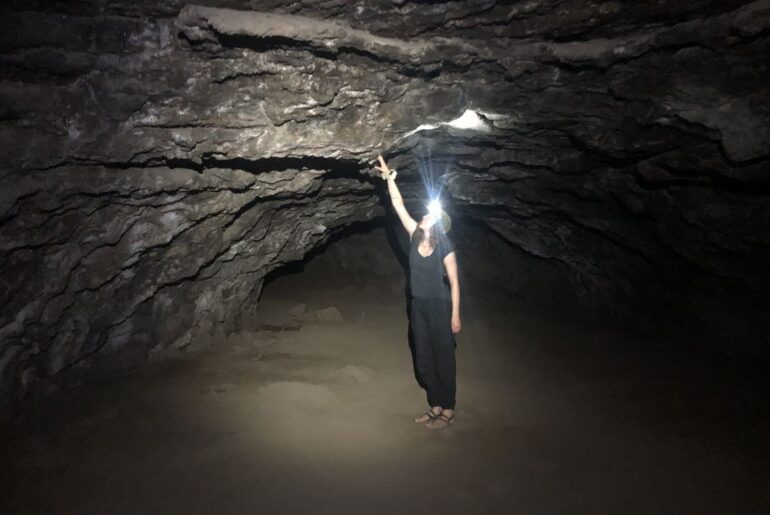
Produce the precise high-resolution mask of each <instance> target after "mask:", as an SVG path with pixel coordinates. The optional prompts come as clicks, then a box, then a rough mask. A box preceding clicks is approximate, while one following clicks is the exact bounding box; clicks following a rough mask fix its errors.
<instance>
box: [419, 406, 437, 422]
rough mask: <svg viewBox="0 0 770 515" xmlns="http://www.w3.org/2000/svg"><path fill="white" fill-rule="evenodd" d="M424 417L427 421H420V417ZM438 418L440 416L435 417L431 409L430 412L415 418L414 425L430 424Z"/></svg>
mask: <svg viewBox="0 0 770 515" xmlns="http://www.w3.org/2000/svg"><path fill="white" fill-rule="evenodd" d="M425 416H427V417H428V420H420V419H421V418H422V417H425ZM439 416H440V415H437V414H436V413H433V410H432V409H431V410H428V411H426V412H425V413H423V414H422V415H420V416H419V417H415V418H414V423H415V424H422V423H428V424H430V423H431V422H433V421H434V420H436V419H437V418H438V417H439Z"/></svg>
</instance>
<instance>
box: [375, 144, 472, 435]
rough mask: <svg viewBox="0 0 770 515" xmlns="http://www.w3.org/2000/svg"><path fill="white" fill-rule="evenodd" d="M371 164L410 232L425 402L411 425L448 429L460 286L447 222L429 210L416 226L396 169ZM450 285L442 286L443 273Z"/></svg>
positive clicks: (416, 332)
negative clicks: (424, 409) (397, 183)
mask: <svg viewBox="0 0 770 515" xmlns="http://www.w3.org/2000/svg"><path fill="white" fill-rule="evenodd" d="M378 159H379V164H380V166H375V168H376V169H377V170H379V171H380V172H381V174H382V178H383V179H384V180H385V181H387V184H388V193H389V195H390V200H391V203H392V204H393V208H394V209H395V211H396V213H397V214H398V217H399V219H400V220H401V223H402V224H403V226H404V228H405V229H406V231H407V232H408V233H409V239H410V248H409V286H410V292H411V311H410V319H411V320H410V321H411V328H412V336H413V338H414V351H415V360H414V361H415V368H416V371H417V377H418V379H419V381H420V383H421V386H422V387H423V388H424V389H425V391H426V394H427V398H428V405H429V409H428V411H427V412H426V413H425V414H423V415H420V416H418V417H416V418H415V419H414V422H416V423H419V424H425V425H426V426H427V427H428V428H430V429H441V428H445V427H448V426H449V425H450V424H452V423H453V421H454V416H455V413H454V409H455V392H456V379H455V346H456V345H455V339H454V335H455V334H457V333H459V332H460V329H461V323H460V283H459V281H458V274H457V259H456V257H455V253H454V249H453V248H452V244H451V242H450V241H449V238H448V237H447V236H446V232H448V230H449V229H450V227H451V219H450V218H449V216H448V215H447V214H446V213H445V212H444V211H443V210H441V209H440V208H438V209H437V208H435V206H433V207H432V208H431V209H429V211H428V212H427V213H426V214H425V216H423V217H422V219H421V220H420V222H419V223H418V222H416V221H415V220H414V219H413V218H412V217H411V216H410V215H409V212H408V211H407V210H406V207H405V206H404V200H403V198H402V197H401V192H400V191H399V190H398V186H396V171H395V170H391V169H390V168H388V165H387V164H386V163H385V159H383V157H382V156H381V155H380V156H378ZM445 271H446V276H447V278H448V282H449V287H448V288H447V285H446V283H445V282H444V272H445Z"/></svg>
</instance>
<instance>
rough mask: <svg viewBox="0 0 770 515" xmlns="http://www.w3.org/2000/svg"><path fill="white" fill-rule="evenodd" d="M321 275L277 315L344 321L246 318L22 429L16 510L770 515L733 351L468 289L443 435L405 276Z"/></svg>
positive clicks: (281, 297) (9, 435) (72, 398)
mask: <svg viewBox="0 0 770 515" xmlns="http://www.w3.org/2000/svg"><path fill="white" fill-rule="evenodd" d="M304 286H305V285H303V283H302V278H301V276H297V275H295V276H286V277H283V278H279V279H278V280H276V281H275V282H274V283H273V284H271V285H269V286H268V287H267V289H266V291H265V293H264V294H263V299H262V304H261V307H260V312H261V313H263V314H266V316H269V315H270V314H271V313H272V314H276V313H278V314H280V313H285V312H286V310H288V309H289V308H291V307H292V306H294V305H296V304H297V303H299V302H305V303H307V305H308V309H309V310H310V311H312V310H314V309H319V308H324V307H327V306H331V305H333V306H336V307H337V308H338V309H339V311H340V312H341V313H342V315H343V317H344V321H343V322H338V323H305V324H303V325H302V326H301V327H300V328H299V330H296V331H267V330H262V331H258V332H253V333H241V334H238V335H232V336H231V337H229V338H228V339H227V340H226V341H222V342H218V343H217V344H216V345H215V347H214V348H213V349H211V350H209V351H205V352H198V353H187V354H182V355H180V356H179V357H177V358H174V359H167V360H164V361H162V362H159V363H155V364H152V365H151V366H149V367H146V368H143V369H141V370H138V371H133V372H131V373H127V374H121V375H118V376H116V377H115V378H114V379H112V380H110V381H104V382H101V383H99V384H96V385H91V386H88V387H81V388H78V389H76V390H72V391H69V392H66V393H63V394H60V395H58V396H56V397H55V398H53V399H51V400H50V401H48V402H46V403H45V404H44V405H43V406H41V407H40V408H39V409H38V410H36V411H35V412H34V413H31V412H30V413H26V414H24V415H23V416H21V417H20V418H19V419H18V420H17V421H16V422H15V423H14V424H12V425H9V426H6V427H4V428H3V433H2V437H3V439H4V444H3V446H2V448H1V450H0V452H1V453H2V454H1V455H0V459H1V460H2V461H1V463H2V479H0V513H3V514H27V513H29V514H31V513H88V514H91V513H94V514H96V513H100V514H101V513H111V514H112V513H163V514H177V513H179V514H182V513H184V514H191V513H201V514H204V513H206V514H210V513H218V514H224V513H266V514H271V513H313V514H322V513H329V514H332V513H335V514H336V513H445V514H446V513H465V514H467V513H522V514H539V513H560V514H564V513H624V514H634V513H677V514H682V513H697V514H708V513H714V514H716V513H719V514H723V513H757V514H759V513H770V442H769V441H768V435H770V431H768V430H769V429H770V416H769V415H768V411H767V404H765V402H766V401H767V397H763V396H762V395H761V394H758V393H757V392H758V391H760V389H761V388H763V387H762V386H758V384H757V382H756V381H758V379H757V380H754V379H751V380H749V379H747V378H746V376H745V375H744V374H743V372H742V371H739V370H736V369H735V368H734V367H728V368H727V369H725V368H724V367H722V368H720V367H718V366H717V362H716V361H715V360H716V359H717V358H710V357H708V356H707V355H705V354H704V355H700V354H692V353H687V352H685V351H672V350H670V346H667V345H665V344H664V342H661V341H660V340H659V339H657V338H653V337H651V336H649V335H647V336H643V335H631V334H628V333H624V332H620V331H614V330H609V329H601V328H597V327H595V326H594V325H592V324H588V323H585V322H580V321H577V320H575V319H574V318H567V317H563V316H561V315H559V314H558V313H554V312H551V313H546V312H542V311H541V310H533V309H532V308H526V307H524V305H523V303H522V302H521V301H520V300H519V301H514V300H513V299H510V298H502V297H495V296H492V295H483V294H482V293H479V294H470V295H466V304H465V313H464V318H465V319H464V329H463V332H462V333H461V335H460V336H459V337H458V350H457V358H458V406H457V422H456V424H455V425H453V426H452V427H451V428H448V429H445V430H440V431H430V430H428V429H426V428H424V427H421V426H419V425H417V424H414V423H412V422H411V418H412V417H413V416H415V415H417V414H419V413H421V412H422V411H424V410H425V407H426V406H425V400H424V395H423V393H422V391H421V390H419V388H418V386H417V384H416V382H415V379H414V375H413V371H412V365H411V356H410V353H409V349H408V345H407V338H406V336H407V327H408V326H407V324H408V321H407V317H406V313H405V300H404V296H403V293H402V292H400V291H399V288H398V287H397V286H396V287H394V286H393V285H392V284H390V285H374V286H372V285H370V286H369V287H367V288H351V287H347V288H341V289H332V288H328V287H327V288H315V289H309V288H306V287H304ZM621 340H625V341H624V342H623V343H625V344H626V345H624V346H622V345H619V344H618V342H619V341H621Z"/></svg>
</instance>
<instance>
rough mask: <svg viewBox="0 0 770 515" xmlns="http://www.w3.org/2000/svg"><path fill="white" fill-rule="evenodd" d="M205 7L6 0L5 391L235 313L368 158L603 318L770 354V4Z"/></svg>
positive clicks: (366, 177) (358, 181) (369, 184)
mask: <svg viewBox="0 0 770 515" xmlns="http://www.w3.org/2000/svg"><path fill="white" fill-rule="evenodd" d="M206 3H207V6H200V5H191V4H190V5H188V4H185V3H182V2H179V1H173V0H169V1H167V2H122V1H120V0H118V1H116V2H109V3H104V2H100V1H97V0H93V1H85V2H77V3H72V2H56V1H36V2H16V3H12V7H11V9H10V10H8V11H6V12H5V13H4V15H3V18H4V26H5V27H7V28H8V30H4V31H3V32H2V35H1V36H0V63H1V64H0V70H2V72H1V73H2V76H0V148H2V149H3V156H4V160H3V162H2V163H0V249H1V250H0V263H2V267H3V284H2V286H1V287H0V288H1V289H0V299H2V303H1V304H0V397H2V398H3V399H8V398H10V397H11V396H13V395H20V394H22V393H23V392H24V391H29V390H31V389H34V388H36V385H39V384H45V383H46V381H47V380H48V379H49V378H51V377H55V376H60V375H61V374H62V373H63V372H65V371H68V370H71V369H73V368H88V367H90V366H93V364H94V363H96V362H97V361H98V360H100V359H106V357H107V356H126V357H127V359H134V357H138V358H142V357H144V356H146V355H147V352H148V351H149V350H150V349H157V348H162V347H164V346H168V345H174V346H184V345H185V344H186V342H189V341H192V340H193V339H194V338H195V337H196V335H199V334H210V333H212V332H217V331H221V332H226V331H228V330H231V329H236V328H239V327H241V326H243V325H244V324H248V323H249V313H252V312H253V307H254V303H255V302H256V299H257V297H258V292H259V290H260V287H261V283H262V278H263V277H264V275H265V274H266V273H267V272H269V271H270V270H272V269H274V268H275V267H278V266H280V265H281V264H283V263H286V262H288V261H291V260H294V259H299V258H301V257H302V256H303V255H304V254H305V253H306V252H307V251H308V250H310V249H311V248H313V247H314V246H316V245H318V244H319V243H321V242H323V241H325V240H326V239H327V238H328V237H329V235H330V234H331V233H332V232H333V231H335V230H337V229H339V228H342V227H344V226H345V225H347V224H349V223H351V222H354V221H361V220H369V219H372V218H374V217H377V216H380V215H382V211H381V207H380V206H381V205H382V202H381V200H380V199H379V198H378V194H379V193H380V192H381V189H380V188H381V184H380V183H379V182H378V181H377V180H376V179H373V178H372V176H371V175H372V174H371V173H370V171H369V166H370V163H371V160H372V159H373V157H374V156H375V155H376V153H377V152H380V151H382V152H385V153H386V154H387V155H388V156H389V158H390V159H391V162H392V163H393V164H394V165H395V166H396V167H397V168H398V169H399V171H400V173H399V178H400V179H401V180H402V185H403V187H404V190H405V191H406V192H407V194H408V196H409V198H410V199H411V200H412V201H413V202H417V201H419V199H421V198H423V197H424V196H425V189H426V188H425V185H428V186H430V187H431V188H434V189H438V188H443V193H442V195H443V196H444V197H445V199H446V201H447V203H449V204H450V211H451V212H452V213H453V215H454V216H456V217H460V218H466V219H469V220H470V221H472V222H474V223H476V224H481V226H483V227H487V228H489V229H491V230H493V231H494V232H496V233H497V234H498V235H500V236H502V237H503V238H505V239H506V240H507V241H509V242H510V243H511V244H512V245H514V246H515V247H516V248H518V249H520V251H521V252H524V253H526V254H528V255H531V256H533V257H536V258H538V259H540V260H545V261H547V262H550V263H554V264H556V265H557V266H558V267H559V269H561V270H562V271H563V272H564V273H565V276H566V277H567V279H568V280H569V281H570V283H571V284H572V286H573V289H574V291H575V292H576V294H577V295H578V296H579V297H580V298H581V299H582V302H583V304H584V305H585V306H587V307H589V308H590V310H591V311H593V312H594V313H597V314H612V315H614V316H622V317H626V318H629V317H632V318H640V317H643V318H644V319H647V320H650V319H651V320H656V321H660V320H662V319H665V318H666V317H668V318H671V319H674V320H679V319H681V320H687V321H689V322H690V323H700V324H705V325H702V326H703V327H705V328H706V329H707V330H706V332H707V333H710V334H711V336H712V338H713V339H715V340H717V342H719V341H722V342H725V343H724V345H723V346H724V347H725V348H727V349H728V350H732V351H734V352H743V353H751V354H753V355H765V356H766V355H767V350H766V349H767V348H766V343H768V341H767V335H768V333H769V332H770V331H768V327H767V325H763V324H767V322H763V321H764V320H765V319H766V318H770V317H768V316H767V315H768V313H770V308H769V307H768V302H767V300H766V299H765V295H763V292H764V291H765V289H766V288H767V287H768V286H770V272H768V270H770V268H768V266H767V265H768V259H767V256H768V249H770V197H769V195H770V181H769V180H768V177H770V175H768V162H769V161H770V156H769V154H770V150H769V149H770V144H769V143H770V133H769V132H768V126H770V124H769V123H768V122H769V121H770V113H768V107H767V106H768V105H770V102H768V101H769V100H770V87H768V85H767V81H766V80H765V77H766V76H768V64H767V63H768V62H770V60H768V59H767V57H768V55H770V38H768V33H769V31H768V27H770V2H767V1H765V0H760V1H755V2H747V1H731V2H715V1H706V0H702V1H695V2H689V3H687V4H686V5H685V4H676V3H669V4H670V5H661V4H660V3H656V4H648V3H640V4H639V5H634V6H627V5H625V4H623V3H620V2H604V3H600V4H596V3H590V2H584V1H582V0H570V1H567V2H562V1H560V2H557V1H556V0H543V1H540V2H515V3H513V4H510V3H505V2H483V3H478V2H445V3H444V2H429V3H422V2H410V1H399V2H385V1H377V2H328V3H324V4H322V5H321V6H320V7H319V4H318V3H317V2H303V1H299V2H288V1H272V2H270V1H266V2H251V3H246V2H235V1H225V0H222V1H219V2H218V1H210V2H206ZM233 8H237V9H233ZM463 113H465V116H462V117H461V115H463ZM460 117H461V118H460ZM458 118H460V120H459V121H458V120H457V119H458ZM414 206H415V207H416V208H417V207H418V204H417V203H415V204H414ZM512 262H513V261H512ZM516 262H518V261H516ZM482 266H483V265H482ZM492 266H505V265H504V264H494V265H492ZM661 317H663V318H661ZM725 338H726V339H725Z"/></svg>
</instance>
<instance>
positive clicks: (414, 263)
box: [409, 236, 454, 300]
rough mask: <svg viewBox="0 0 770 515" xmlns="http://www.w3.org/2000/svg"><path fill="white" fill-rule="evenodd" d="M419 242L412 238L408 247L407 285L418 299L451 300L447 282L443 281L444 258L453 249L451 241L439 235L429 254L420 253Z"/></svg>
mask: <svg viewBox="0 0 770 515" xmlns="http://www.w3.org/2000/svg"><path fill="white" fill-rule="evenodd" d="M419 245H420V242H419V241H417V238H412V241H411V245H410V248H409V286H410V287H411V290H412V297H415V298H418V299H445V300H451V299H452V296H451V294H450V291H449V283H448V282H445V281H444V258H445V257H447V255H449V254H450V253H451V252H453V251H454V248H453V247H452V242H451V241H449V238H447V237H446V236H441V237H440V238H439V239H438V242H437V243H436V248H434V249H433V253H431V255H430V256H425V257H424V256H422V255H420V251H419V250H417V247H419Z"/></svg>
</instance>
